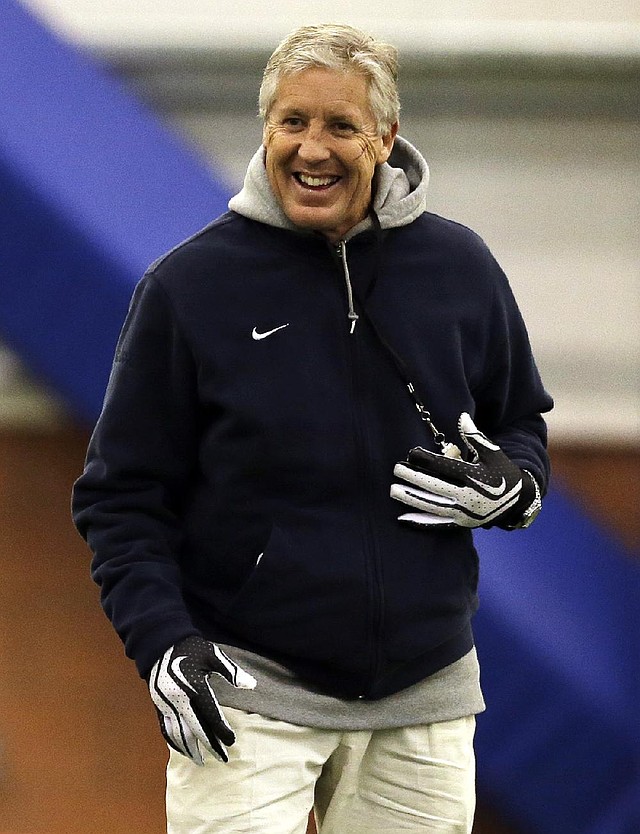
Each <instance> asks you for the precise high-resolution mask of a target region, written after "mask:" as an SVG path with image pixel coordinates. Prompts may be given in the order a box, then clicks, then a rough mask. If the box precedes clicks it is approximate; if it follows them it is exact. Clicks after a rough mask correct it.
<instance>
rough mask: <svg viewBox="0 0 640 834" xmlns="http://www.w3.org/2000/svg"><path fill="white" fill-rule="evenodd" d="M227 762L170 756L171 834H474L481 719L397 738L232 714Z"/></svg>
mask: <svg viewBox="0 0 640 834" xmlns="http://www.w3.org/2000/svg"><path fill="white" fill-rule="evenodd" d="M224 711H225V715H226V716H227V718H228V719H229V723H230V724H231V725H232V727H233V728H234V730H235V732H236V736H237V740H236V743H235V744H234V745H233V746H232V747H230V748H229V762H228V763H227V764H223V763H222V762H219V761H218V760H217V759H214V758H213V757H212V756H207V755H205V765H204V767H198V766H196V765H194V764H193V763H192V762H191V760H189V759H187V758H186V757H184V756H181V755H180V754H179V753H175V752H174V751H171V753H170V758H169V764H168V766H167V822H168V827H167V832H168V834H305V831H306V828H307V818H308V815H309V811H310V810H311V808H312V807H314V809H315V815H316V820H317V826H318V831H319V832H320V834H395V832H411V831H423V832H432V834H436V832H437V834H470V832H471V828H472V825H473V814H474V810H475V758H474V753H473V735H474V731H475V718H474V717H473V716H469V717H468V718H461V719H458V720H456V721H446V722H442V723H439V724H429V725H424V726H419V727H403V728H400V729H392V730H373V731H370V730H358V731H349V732H344V731H335V730H318V729H314V728H310V727H299V726H296V725H294V724H288V723H286V722H283V721H274V720H273V719H270V718H263V717H262V716H260V715H256V714H255V713H245V712H241V711H240V710H235V709H230V708H229V707H225V710H224Z"/></svg>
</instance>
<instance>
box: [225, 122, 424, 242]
mask: <svg viewBox="0 0 640 834" xmlns="http://www.w3.org/2000/svg"><path fill="white" fill-rule="evenodd" d="M264 156H265V150H264V147H262V146H261V147H260V148H259V149H258V150H257V151H256V153H255V154H254V156H253V158H252V159H251V161H250V163H249V167H248V168H247V173H246V175H245V178H244V185H243V186H242V189H241V191H240V192H239V193H238V194H236V195H235V197H232V198H231V200H229V208H230V209H231V211H235V212H236V213H237V214H242V215H243V216H244V217H248V218H250V219H251V220H257V221H259V222H260V223H266V224H267V225H268V226H276V227H277V228H280V229H289V230H291V231H297V232H300V231H302V230H301V229H299V228H298V227H297V226H295V225H294V224H293V223H292V222H291V221H290V220H289V218H288V217H287V216H286V214H285V213H284V212H283V211H282V208H281V207H280V203H279V202H278V200H277V199H276V197H275V195H274V193H273V191H272V190H271V186H270V184H269V179H268V177H267V172H266V169H265V165H264ZM428 184H429V167H428V165H427V163H426V161H425V159H424V157H423V156H422V154H421V153H420V152H419V151H418V150H417V149H416V148H414V147H413V145H411V144H410V143H409V142H407V140H406V139H403V138H402V137H401V136H396V139H395V142H394V145H393V150H392V152H391V155H390V157H389V161H388V162H384V163H383V164H382V165H380V166H378V168H377V170H376V174H375V184H374V188H375V194H374V199H373V211H374V212H375V214H376V215H377V217H378V220H379V222H380V227H381V228H382V229H394V228H397V227H398V226H406V225H408V224H409V223H412V222H413V221H414V220H415V219H416V217H418V216H419V215H420V214H422V213H423V212H424V211H425V209H426V206H427V186H428ZM371 226H372V221H371V218H370V217H369V216H367V217H365V219H364V220H362V221H361V222H360V223H358V225H357V226H354V227H353V229H351V230H350V231H349V232H348V234H347V235H346V237H347V239H348V238H352V237H353V236H354V235H357V234H358V233H359V232H362V231H364V230H365V229H368V228H371Z"/></svg>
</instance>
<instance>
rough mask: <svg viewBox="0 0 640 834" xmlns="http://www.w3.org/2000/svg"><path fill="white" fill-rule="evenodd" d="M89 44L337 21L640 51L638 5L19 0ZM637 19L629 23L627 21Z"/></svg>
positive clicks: (270, 36)
mask: <svg viewBox="0 0 640 834" xmlns="http://www.w3.org/2000/svg"><path fill="white" fill-rule="evenodd" d="M22 2H23V3H24V4H25V5H26V6H28V7H29V8H31V9H33V10H34V11H37V12H38V13H40V14H41V15H42V16H44V17H45V18H46V19H47V20H48V21H49V22H50V23H51V24H52V25H54V26H55V27H56V28H58V29H59V30H60V31H61V32H64V33H65V34H67V35H69V36H71V37H72V38H74V39H77V40H81V41H83V42H85V43H90V44H94V45H98V44H100V45H109V46H114V47H122V46H126V45H133V44H135V45H148V46H154V45H156V46H157V45H158V44H162V43H165V44H166V43H171V44H176V43H181V44H186V45H204V46H210V47H214V46H220V45H223V46H227V47H228V46H247V45H251V46H255V45H260V46H263V45H265V44H268V45H274V46H275V43H276V42H277V41H278V40H279V39H280V37H282V36H283V35H284V34H286V33H287V32H289V31H290V30H292V29H294V28H296V27H297V26H300V25H303V24H307V23H318V22H326V21H329V20H340V21H341V22H344V23H351V24H355V25H358V26H362V27H363V28H366V29H368V30H370V31H372V32H374V33H376V34H377V35H379V36H388V37H392V38H393V39H394V41H395V42H397V43H399V44H401V45H405V46H419V47H421V48H425V47H426V48H434V47H438V46H444V45H448V46H449V47H450V46H451V45H452V44H453V45H455V44H459V45H460V46H464V47H465V48H493V47H495V46H496V45H504V44H508V45H509V47H510V48H524V49H532V48H533V49H537V50H543V51H544V50H548V49H551V50H554V51H566V50H567V49H569V50H578V51H581V50H584V49H592V50H593V49H597V50H602V49H605V50H608V49H614V50H615V51H620V50H622V51H628V50H631V51H636V52H637V50H638V49H639V48H640V43H639V39H638V31H639V30H638V29H637V24H639V23H640V11H639V9H638V4H637V2H636V0H608V2H606V3H602V2H596V0H564V2H562V3H558V2H556V0H532V2H527V0H439V2H435V0H432V1H431V2H424V0H395V2H394V3H393V4H391V5H390V4H389V3H388V2H383V0H350V2H349V3H348V4H347V3H345V2H344V0H342V1H341V0H305V2H304V3H301V2H299V0H278V2H276V3H265V2H256V0H233V2H232V3H229V2H223V0H100V2H98V0H22ZM633 23H635V24H636V26H632V25H631V24H633Z"/></svg>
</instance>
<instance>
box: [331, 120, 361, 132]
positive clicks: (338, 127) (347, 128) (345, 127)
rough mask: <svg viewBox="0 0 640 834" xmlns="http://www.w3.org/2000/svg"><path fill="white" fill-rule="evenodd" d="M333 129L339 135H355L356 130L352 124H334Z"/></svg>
mask: <svg viewBox="0 0 640 834" xmlns="http://www.w3.org/2000/svg"><path fill="white" fill-rule="evenodd" d="M333 129H334V130H335V131H336V132H337V133H342V134H350V133H355V130H356V129H355V127H354V125H352V124H351V122H334V124H333Z"/></svg>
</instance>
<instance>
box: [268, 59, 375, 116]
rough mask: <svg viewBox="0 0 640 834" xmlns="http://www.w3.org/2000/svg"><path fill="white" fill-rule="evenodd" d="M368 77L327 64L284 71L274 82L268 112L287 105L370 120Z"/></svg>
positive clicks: (371, 111)
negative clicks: (348, 114)
mask: <svg viewBox="0 0 640 834" xmlns="http://www.w3.org/2000/svg"><path fill="white" fill-rule="evenodd" d="M369 86H370V85H369V79H368V77H367V76H366V75H364V74H363V73H361V72H356V71H353V70H340V69H332V68H328V67H323V66H319V67H308V68H305V69H302V70H299V71H296V72H287V73H283V74H282V75H281V76H280V77H279V79H278V82H277V85H276V88H275V91H274V97H273V101H272V103H271V107H270V111H269V112H272V111H274V110H275V111H281V110H282V109H288V108H290V107H294V108H295V107H298V108H303V109H317V108H323V109H329V110H331V111H334V110H335V111H343V112H345V113H350V114H351V115H352V116H354V117H356V116H358V117H361V118H366V119H367V120H370V119H373V118H374V116H373V110H372V107H371V101H370V95H369Z"/></svg>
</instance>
